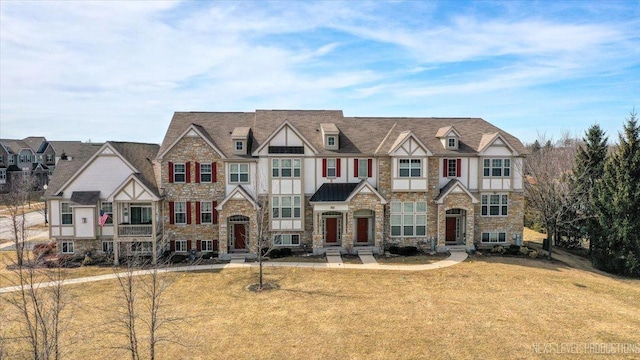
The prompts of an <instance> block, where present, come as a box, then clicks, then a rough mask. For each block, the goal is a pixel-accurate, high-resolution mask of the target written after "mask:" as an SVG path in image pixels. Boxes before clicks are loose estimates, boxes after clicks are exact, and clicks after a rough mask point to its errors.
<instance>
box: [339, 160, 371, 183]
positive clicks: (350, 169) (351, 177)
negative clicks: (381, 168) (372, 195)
mask: <svg viewBox="0 0 640 360" xmlns="http://www.w3.org/2000/svg"><path fill="white" fill-rule="evenodd" d="M355 159H371V177H368V178H366V180H367V182H368V183H369V184H370V185H372V186H373V187H377V186H378V181H377V177H376V176H377V174H378V163H377V161H376V159H375V158H367V157H357V158H348V159H346V161H347V182H351V183H359V182H360V180H362V179H361V178H359V177H357V176H355V174H354V167H355V163H354V160H355Z"/></svg>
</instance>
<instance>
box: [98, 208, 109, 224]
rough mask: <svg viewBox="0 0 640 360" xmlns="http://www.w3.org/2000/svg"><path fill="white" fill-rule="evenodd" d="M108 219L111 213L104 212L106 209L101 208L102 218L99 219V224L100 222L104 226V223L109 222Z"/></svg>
mask: <svg viewBox="0 0 640 360" xmlns="http://www.w3.org/2000/svg"><path fill="white" fill-rule="evenodd" d="M107 220H109V214H107V213H106V212H104V210H100V219H99V220H98V224H100V226H104V224H106V223H107Z"/></svg>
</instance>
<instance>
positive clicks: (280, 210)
mask: <svg viewBox="0 0 640 360" xmlns="http://www.w3.org/2000/svg"><path fill="white" fill-rule="evenodd" d="M285 212H286V213H288V214H289V216H284V215H285ZM296 213H297V215H298V216H296ZM271 217H272V218H273V219H300V218H302V197H301V196H299V195H281V196H273V197H272V198H271Z"/></svg>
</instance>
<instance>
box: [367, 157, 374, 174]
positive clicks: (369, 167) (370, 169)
mask: <svg viewBox="0 0 640 360" xmlns="http://www.w3.org/2000/svg"><path fill="white" fill-rule="evenodd" d="M367 176H368V177H373V159H368V160H367Z"/></svg>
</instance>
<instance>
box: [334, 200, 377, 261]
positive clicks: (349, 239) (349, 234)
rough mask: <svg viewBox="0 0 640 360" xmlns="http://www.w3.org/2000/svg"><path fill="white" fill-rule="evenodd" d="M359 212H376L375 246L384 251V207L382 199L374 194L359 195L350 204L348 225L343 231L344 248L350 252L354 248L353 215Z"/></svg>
mask: <svg viewBox="0 0 640 360" xmlns="http://www.w3.org/2000/svg"><path fill="white" fill-rule="evenodd" d="M358 210H372V211H373V212H374V226H375V227H374V243H373V246H375V247H376V248H378V249H379V250H382V246H383V239H384V205H383V204H382V203H380V198H378V197H377V196H376V195H374V194H358V195H356V196H354V197H353V199H351V202H350V203H349V213H348V214H347V225H346V229H345V231H343V237H342V246H343V247H344V248H345V249H347V252H349V250H350V249H353V246H354V242H355V239H354V236H355V231H354V220H353V219H354V218H353V213H354V212H356V211H358Z"/></svg>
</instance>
